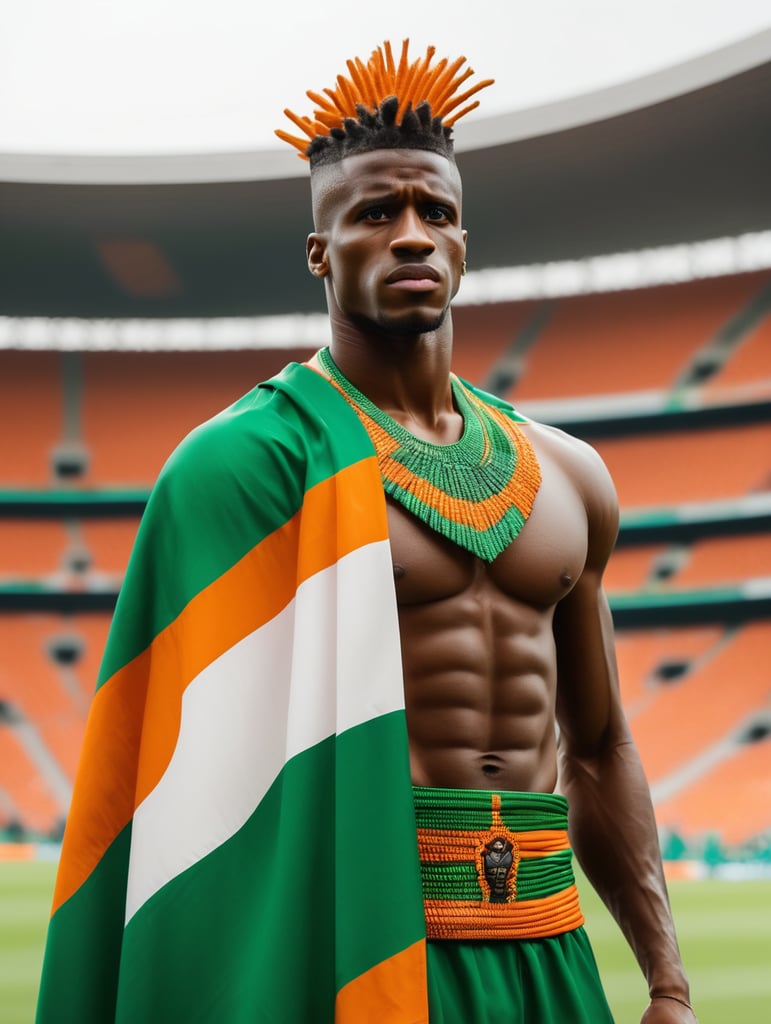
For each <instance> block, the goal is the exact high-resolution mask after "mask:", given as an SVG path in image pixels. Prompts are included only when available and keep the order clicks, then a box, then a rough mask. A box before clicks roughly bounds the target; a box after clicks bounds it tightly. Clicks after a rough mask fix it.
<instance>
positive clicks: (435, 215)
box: [426, 206, 449, 220]
mask: <svg viewBox="0 0 771 1024" xmlns="http://www.w3.org/2000/svg"><path fill="white" fill-rule="evenodd" d="M426 220H449V214H448V213H447V210H446V209H445V208H444V207H443V206H429V207H428V209H427V210H426Z"/></svg>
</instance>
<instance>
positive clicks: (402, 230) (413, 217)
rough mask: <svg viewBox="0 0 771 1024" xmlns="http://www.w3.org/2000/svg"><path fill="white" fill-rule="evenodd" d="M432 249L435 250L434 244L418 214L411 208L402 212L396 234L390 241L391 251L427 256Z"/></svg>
mask: <svg viewBox="0 0 771 1024" xmlns="http://www.w3.org/2000/svg"><path fill="white" fill-rule="evenodd" d="M434 249H436V244H435V242H434V240H433V238H432V237H431V235H430V234H429V232H428V230H427V228H426V223H425V221H424V220H423V218H422V217H421V216H420V213H419V212H418V211H417V210H416V209H414V208H413V207H407V208H406V209H404V210H402V213H401V216H400V217H399V220H398V222H397V226H396V232H395V234H394V237H393V238H392V239H391V251H392V252H394V253H399V252H407V253H410V254H411V255H413V254H420V255H425V256H428V255H429V254H430V253H432V252H433V251H434Z"/></svg>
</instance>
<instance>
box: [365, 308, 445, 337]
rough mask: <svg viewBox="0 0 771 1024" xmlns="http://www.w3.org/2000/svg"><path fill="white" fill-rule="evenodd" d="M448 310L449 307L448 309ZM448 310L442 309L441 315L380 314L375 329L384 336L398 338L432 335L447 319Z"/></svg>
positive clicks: (416, 313)
mask: <svg viewBox="0 0 771 1024" xmlns="http://www.w3.org/2000/svg"><path fill="white" fill-rule="evenodd" d="M448 309H449V307H448ZM448 309H443V310H442V312H441V313H437V314H434V315H433V316H432V315H431V314H425V313H418V312H415V313H408V314H405V315H404V316H388V315H387V314H382V315H381V316H379V317H378V318H377V320H376V321H375V323H376V325H377V327H378V328H379V329H380V330H381V331H384V332H385V333H386V334H391V335H397V336H399V337H411V336H414V335H416V334H432V333H433V332H434V331H438V330H439V328H440V327H441V326H442V324H443V323H444V322H445V320H446V319H447V313H448Z"/></svg>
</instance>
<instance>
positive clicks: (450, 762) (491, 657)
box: [400, 593, 557, 792]
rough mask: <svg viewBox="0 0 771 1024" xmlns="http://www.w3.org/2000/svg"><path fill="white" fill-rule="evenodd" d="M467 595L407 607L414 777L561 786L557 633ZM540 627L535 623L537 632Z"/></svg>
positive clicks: (479, 785) (495, 785)
mask: <svg viewBox="0 0 771 1024" xmlns="http://www.w3.org/2000/svg"><path fill="white" fill-rule="evenodd" d="M501 603H502V602H496V601H492V602H488V601H484V600H480V595H479V594H475V593H465V594H462V595H458V596H456V597H454V598H450V599H446V600H444V601H442V602H441V603H439V604H437V605H435V606H433V607H430V608H428V607H424V608H421V609H416V608H409V609H402V610H401V613H400V624H401V636H402V649H403V652H404V653H403V664H404V676H405V699H406V709H407V729H408V734H409V743H410V766H411V772H412V781H413V783H414V784H415V785H419V786H443V787H454V788H463V789H504V790H526V791H538V792H552V791H553V789H554V786H555V783H556V773H557V767H556V740H555V732H554V710H553V709H554V679H553V672H552V671H551V670H550V668H549V662H550V660H551V659H549V657H548V650H549V649H550V647H551V644H552V641H551V630H550V628H549V626H548V622H546V623H536V622H532V621H531V622H529V623H528V626H529V628H528V632H527V636H526V637H523V636H522V635H521V634H520V635H519V637H518V638H517V639H516V640H515V639H512V633H511V631H510V630H509V629H508V628H507V619H509V618H511V617H517V612H518V611H520V610H519V609H512V608H507V607H501V606H500V605H501ZM533 627H535V629H533Z"/></svg>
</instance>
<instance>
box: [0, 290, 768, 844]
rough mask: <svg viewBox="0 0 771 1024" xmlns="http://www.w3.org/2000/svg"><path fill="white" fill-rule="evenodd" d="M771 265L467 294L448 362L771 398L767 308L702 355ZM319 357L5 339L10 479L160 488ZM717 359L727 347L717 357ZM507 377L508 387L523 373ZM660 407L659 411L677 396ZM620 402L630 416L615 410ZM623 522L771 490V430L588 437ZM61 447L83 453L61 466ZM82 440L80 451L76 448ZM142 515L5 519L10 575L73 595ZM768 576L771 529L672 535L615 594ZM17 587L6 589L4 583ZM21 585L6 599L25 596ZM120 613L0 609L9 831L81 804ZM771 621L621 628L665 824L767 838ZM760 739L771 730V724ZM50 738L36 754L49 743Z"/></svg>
mask: <svg viewBox="0 0 771 1024" xmlns="http://www.w3.org/2000/svg"><path fill="white" fill-rule="evenodd" d="M768 282H769V274H768V272H763V273H755V274H744V275H737V276H734V277H726V278H719V279H712V280H708V281H701V282H699V281H697V282H692V283H690V284H685V285H677V286H665V287H658V288H651V289H643V290H638V291H627V292H618V293H611V294H605V295H591V296H580V297H575V298H567V299H565V298H563V299H558V300H549V301H548V302H547V301H541V302H519V303H517V302H507V303H498V304H490V305H485V306H481V305H480V306H473V307H471V306H468V307H464V306H459V307H457V308H456V309H455V311H454V322H455V332H456V347H455V352H454V361H453V369H454V370H455V371H456V372H457V373H458V374H460V375H461V376H463V377H466V378H467V379H470V380H471V381H473V382H475V383H478V384H481V385H483V386H490V385H491V383H495V382H498V383H499V384H501V383H502V385H504V387H503V389H502V390H503V391H504V392H505V395H506V397H508V398H510V399H512V400H513V401H515V403H516V404H517V405H518V406H520V407H523V405H524V406H525V407H526V404H527V402H528V401H530V400H533V401H540V400H545V401H549V402H551V401H552V400H554V401H558V400H560V399H564V400H570V399H574V398H583V399H586V400H591V402H592V403H596V406H597V409H598V411H601V410H602V409H603V402H604V401H605V400H606V399H608V398H610V396H613V398H614V401H615V400H616V397H617V396H618V395H622V396H631V395H633V394H637V393H639V392H643V391H644V392H651V393H653V392H655V393H656V394H658V395H660V396H661V397H662V399H664V400H665V399H666V397H667V395H672V394H674V393H675V392H676V391H677V389H678V388H680V387H682V385H683V381H684V380H686V379H687V382H688V386H689V387H690V388H691V391H692V397H693V395H698V396H700V399H701V400H702V401H703V403H704V404H705V406H721V404H722V405H730V404H731V403H740V402H757V401H759V400H766V399H768V398H770V397H771V319H769V317H766V318H765V319H762V318H760V319H758V322H757V323H755V324H754V326H753V327H752V329H750V330H748V331H747V332H746V336H743V337H741V338H740V339H739V340H738V341H737V343H736V344H734V345H730V346H728V347H727V348H726V349H725V351H724V352H723V353H722V356H724V357H725V358H724V359H723V361H722V362H718V363H717V364H716V365H715V366H713V367H712V368H711V370H710V373H708V374H707V375H706V376H705V378H704V379H703V380H702V379H700V378H699V375H698V373H696V374H695V375H693V374H692V375H691V377H688V373H689V368H691V369H693V367H694V366H697V365H698V362H699V358H700V357H703V355H704V353H705V352H707V351H708V350H710V346H712V347H714V340H715V338H716V337H717V336H718V335H719V333H720V331H721V329H722V328H723V327H724V326H725V325H726V323H728V322H729V321H731V320H732V319H733V318H736V317H738V316H740V314H743V312H746V309H747V308H748V304H749V303H751V302H752V301H753V300H754V299H755V298H756V297H757V295H758V294H759V292H760V291H761V290H762V289H763V288H764V287H766V288H767V287H768ZM309 354H310V350H307V349H297V350H292V351H288V350H267V351H262V350H261V351H239V352H211V351H210V352H192V353H170V352H165V353H153V352H147V353H117V352H84V353H82V354H80V355H79V356H78V359H77V360H76V361H74V362H73V361H72V360H70V362H69V369H68V368H67V363H66V360H65V358H64V357H65V356H66V355H67V354H66V353H64V354H63V353H52V352H39V353H37V352H35V353H32V352H3V353H0V370H2V374H3V382H4V384H6V383H7V386H6V387H5V388H4V399H5V401H4V403H3V406H2V409H0V417H3V419H2V424H3V426H4V427H5V436H7V437H11V438H13V444H12V445H10V446H9V447H8V448H7V453H6V449H5V448H4V452H3V456H2V458H1V459H0V490H3V489H5V490H9V489H10V490H14V489H15V490H17V491H18V490H20V489H21V490H23V489H25V488H26V489H47V488H51V487H56V488H78V489H79V488H86V489H88V488H101V489H104V488H106V489H111V488H116V489H120V488H130V489H134V488H136V489H139V490H140V491H141V490H144V489H146V488H148V487H149V486H150V485H151V484H152V482H153V480H154V478H155V477H156V475H157V473H158V471H159V469H160V468H161V466H162V464H163V462H164V460H165V458H166V457H167V456H168V454H169V453H170V452H171V450H172V449H173V448H174V446H175V445H176V444H177V443H178V442H179V440H180V439H181V438H182V437H183V436H184V435H185V434H186V433H187V432H188V431H189V430H190V429H192V428H193V427H194V426H195V425H196V424H198V423H199V422H201V421H202V420H204V419H206V418H207V417H209V416H211V415H213V414H214V413H216V412H217V411H219V410H220V409H221V408H223V407H224V406H226V405H227V404H229V403H230V402H232V401H233V400H235V399H236V398H238V397H239V396H240V395H242V394H244V393H245V392H247V391H248V390H249V389H250V388H251V387H252V386H253V385H254V384H255V382H257V381H259V380H263V379H265V378H266V377H269V376H271V375H272V374H273V373H274V372H276V371H277V370H278V369H280V368H281V367H282V366H283V365H285V363H286V362H287V361H289V360H291V359H299V360H302V359H305V358H307V357H308V356H309ZM722 356H721V358H722ZM512 382H513V384H512ZM665 404H666V402H664V404H663V405H662V408H663V407H664V406H665ZM613 408H614V409H615V410H616V412H618V410H619V408H623V407H622V406H620V405H619V404H618V402H617V401H616V404H615V405H614V406H613ZM589 440H590V441H591V443H593V444H594V446H595V447H596V448H597V450H598V451H599V452H600V454H601V455H602V457H603V458H604V460H605V462H606V463H607V465H608V467H609V470H610V472H611V474H612V476H613V479H614V482H615V484H616V488H617V490H618V494H619V499H620V503H621V507H622V510H623V511H624V512H625V513H630V512H632V513H634V512H640V511H642V512H652V511H654V510H658V509H662V508H663V509H669V510H673V509H676V508H678V507H680V506H686V507H693V506H694V503H698V502H718V501H723V500H724V499H736V500H738V501H741V500H743V499H748V498H752V497H753V496H758V495H763V494H768V493H771V422H769V421H767V420H766V421H764V420H763V418H762V417H756V418H755V420H751V419H747V418H745V419H742V418H741V417H739V418H736V417H734V418H732V417H731V416H728V417H724V418H722V419H720V420H719V421H718V422H711V423H710V424H709V425H706V426H700V427H699V428H698V429H697V428H691V429H688V430H683V429H677V428H674V427H672V426H671V425H666V427H665V426H663V425H662V426H659V427H658V428H657V429H654V430H652V431H649V432H645V433H637V434H635V433H626V434H622V433H617V434H616V435H615V436H602V437H598V438H590V439H589ZM63 442H66V443H67V444H69V445H70V446H71V450H72V451H74V452H75V454H76V455H77V454H78V453H80V454H81V455H82V457H83V460H82V464H81V465H80V466H77V465H76V466H75V471H74V472H72V473H70V475H69V476H67V475H66V474H65V475H64V476H62V475H61V474H59V475H57V473H56V465H57V462H56V453H57V451H59V450H60V449H61V446H62V443H63ZM65 447H66V445H65ZM136 528H137V519H136V518H135V517H127V516H125V515H123V516H120V517H114V516H110V517H108V518H99V517H94V516H91V515H89V516H80V517H79V516H72V517H69V518H67V519H64V518H61V517H55V516H52V517H49V518H48V519H22V518H19V517H18V516H17V517H15V518H8V517H5V518H0V586H1V585H3V584H13V583H14V581H27V582H28V581H37V582H38V583H42V584H45V585H46V586H48V587H53V588H54V589H56V588H59V589H60V590H62V591H65V592H78V593H80V592H89V591H92V592H97V591H99V590H100V588H101V589H104V588H105V587H106V588H108V589H109V588H111V587H112V588H114V587H115V586H117V585H118V583H119V581H120V579H121V577H122V574H123V571H124V568H125V565H126V562H127V560H128V557H129V553H130V550H131V546H132V544H133V539H134V536H135V533H136ZM770 578H771V533H769V532H768V531H766V532H756V533H754V534H747V535H743V534H742V533H741V530H740V528H738V527H737V528H735V529H733V531H729V534H728V535H725V536H699V537H698V538H692V537H688V536H685V537H682V536H678V537H677V539H676V540H655V539H654V540H651V539H645V540H643V541H642V542H640V543H637V544H624V545H622V546H619V547H618V549H617V550H616V551H615V552H614V554H613V556H612V557H611V560H610V563H609V566H608V569H607V572H606V576H605V584H606V589H607V591H608V593H609V595H610V597H611V600H613V597H614V595H617V594H621V593H623V594H625V595H629V594H645V595H646V596H648V597H651V596H652V597H655V596H656V595H658V594H666V593H672V592H674V591H677V590H681V591H684V592H685V591H700V590H703V589H710V588H711V589H713V590H714V589H715V588H719V587H723V586H734V587H737V586H739V585H740V584H743V583H746V581H748V580H756V581H757V580H768V579H770ZM10 589H12V588H10ZM9 592H10V590H9ZM109 621H110V617H109V613H107V612H84V611H77V612H75V613H72V614H67V615H64V614H63V613H61V612H50V613H49V612H45V613H43V612H37V613H32V612H23V613H22V612H20V611H15V612H0V709H2V711H3V714H2V715H0V827H2V826H3V825H6V826H7V825H8V824H9V823H16V824H21V826H22V827H23V828H25V829H27V830H30V831H31V832H33V833H39V834H49V835H55V834H57V832H58V829H59V828H60V825H61V820H62V816H63V813H64V810H65V808H66V799H65V797H66V790H67V786H68V785H69V784H71V781H72V778H73V775H74V772H75V765H76V761H77V755H78V750H79V747H80V744H81V742H82V734H83V729H84V724H85V716H86V709H87V707H88V704H89V702H90V699H91V696H92V694H93V690H94V686H95V683H96V678H97V673H98V666H99V661H100V658H101V653H102V651H103V648H104V644H105V640H106V636H107V630H108V627H109ZM769 651H771V621H769V620H767V619H763V620H761V621H756V622H752V621H748V622H745V623H741V622H740V623H736V624H733V625H730V626H728V625H727V624H706V625H698V624H696V625H691V626H666V627H661V628H655V629H654V628H650V627H644V628H641V627H639V626H638V627H636V628H625V629H623V630H619V631H618V634H617V657H618V664H619V676H620V680H621V692H622V699H623V701H624V705H625V708H626V710H627V714H628V717H629V720H630V724H631V728H632V730H633V733H634V735H635V737H636V739H637V742H638V744H639V746H640V750H641V753H642V756H643V760H644V763H645V765H646V767H647V769H648V771H649V774H650V777H651V780H652V782H653V788H654V794H655V796H656V801H657V805H656V809H657V815H658V818H659V822H660V824H661V825H662V826H663V827H664V828H675V829H677V830H679V831H681V832H682V833H683V834H685V835H686V836H691V837H696V838H698V837H703V836H704V835H705V834H707V833H709V832H714V833H716V834H718V835H719V836H720V837H721V839H722V841H723V842H725V843H741V842H745V841H748V840H750V839H752V837H753V836H757V835H758V834H760V833H762V832H764V831H769V830H771V821H770V820H769V814H768V807H769V795H771V794H770V793H769V786H770V785H771V781H770V780H771V764H770V763H769V761H770V760H771V758H770V751H771V741H769V739H768V738H765V739H764V738H763V735H759V738H757V740H756V742H746V741H745V739H743V737H742V730H743V729H745V728H748V727H749V726H748V723H752V722H753V721H754V720H756V719H757V716H761V717H762V715H764V714H767V712H768V706H769V692H770V690H771V687H770V686H769V683H768V671H767V667H766V666H767V664H768V655H769ZM761 733H762V730H761ZM36 744H37V746H36Z"/></svg>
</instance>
